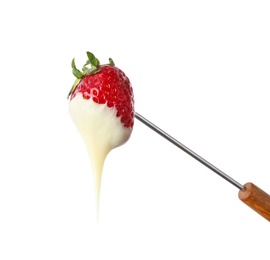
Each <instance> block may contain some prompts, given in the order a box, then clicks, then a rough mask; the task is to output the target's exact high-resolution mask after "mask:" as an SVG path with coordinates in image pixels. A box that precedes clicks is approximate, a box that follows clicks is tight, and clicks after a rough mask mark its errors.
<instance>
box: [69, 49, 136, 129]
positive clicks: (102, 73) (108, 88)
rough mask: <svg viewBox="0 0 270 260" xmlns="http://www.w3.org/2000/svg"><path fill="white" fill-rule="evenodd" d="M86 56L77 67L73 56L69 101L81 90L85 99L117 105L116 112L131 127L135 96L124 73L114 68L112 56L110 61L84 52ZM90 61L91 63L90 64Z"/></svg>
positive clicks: (109, 105)
mask: <svg viewBox="0 0 270 260" xmlns="http://www.w3.org/2000/svg"><path fill="white" fill-rule="evenodd" d="M86 54H87V57H88V60H87V61H86V63H85V65H84V66H83V68H82V71H80V70H78V69H77V68H76V65H75V61H74V59H73V60H72V63H71V66H72V72H73V74H74V76H75V77H76V80H75V82H74V84H73V86H72V88H71V90H70V92H69V94H68V98H70V101H71V100H72V99H73V98H74V97H75V96H76V95H77V94H78V93H81V94H82V96H83V98H84V99H86V100H87V99H92V100H93V101H94V102H96V103H98V104H106V105H107V107H109V108H116V110H117V113H116V116H117V117H120V118H121V122H122V123H123V125H124V126H125V127H126V128H132V127H133V124H134V96H133V89H132V86H131V83H130V81H129V79H128V77H127V76H126V75H125V73H124V72H123V71H122V70H120V69H119V68H117V67H116V66H115V64H114V62H113V60H112V59H111V58H110V59H109V64H105V65H100V62H99V60H98V59H97V58H96V57H95V56H94V55H93V54H92V53H91V52H87V53H86ZM89 65H90V67H89Z"/></svg>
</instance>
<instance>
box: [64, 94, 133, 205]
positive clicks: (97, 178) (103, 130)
mask: <svg viewBox="0 0 270 260" xmlns="http://www.w3.org/2000/svg"><path fill="white" fill-rule="evenodd" d="M69 113H70V115H71V118H72V120H73V122H74V124H75V125H76V127H77V129H78V130H79V132H80V134H81V136H82V138H83V140H84V142H85V144H86V147H87V151H88V154H89V157H90V161H91V164H92V168H93V174H94V182H95V189H96V200H97V210H98V208H99V197H100V185H101V177H102V170H103V165H104V161H105V159H106V156H107V154H108V153H109V152H110V151H111V150H112V149H113V148H115V147H117V146H120V145H122V144H124V143H125V142H126V141H127V140H128V139H129V137H130V135H131V132H132V129H130V128H126V127H124V125H123V124H122V122H121V118H120V117H116V113H117V110H116V109H115V108H114V107H112V108H109V107H107V105H106V104H97V103H96V102H94V101H93V100H92V99H88V100H87V99H84V98H83V97H82V94H80V93H78V94H77V95H76V96H75V97H74V98H73V99H72V100H71V101H70V103H69Z"/></svg>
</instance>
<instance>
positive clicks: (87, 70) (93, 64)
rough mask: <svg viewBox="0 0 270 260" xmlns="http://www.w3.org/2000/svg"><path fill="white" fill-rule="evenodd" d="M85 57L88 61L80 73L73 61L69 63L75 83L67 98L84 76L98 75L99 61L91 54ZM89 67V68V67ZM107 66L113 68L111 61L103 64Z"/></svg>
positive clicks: (87, 53)
mask: <svg viewBox="0 0 270 260" xmlns="http://www.w3.org/2000/svg"><path fill="white" fill-rule="evenodd" d="M86 55H87V57H88V60H87V61H86V63H85V64H84V66H83V67H82V71H80V70H78V69H77V67H76V65H75V59H72V61H71V68H72V73H73V75H74V76H75V77H76V79H75V82H74V83H73V85H72V87H71V89H70V91H69V93H68V96H67V98H69V96H70V95H71V94H72V93H73V91H74V90H75V89H76V87H77V86H78V85H79V83H80V81H81V80H82V79H83V78H84V77H85V76H86V75H92V74H95V73H98V72H99V71H100V66H101V65H100V62H99V60H98V59H97V58H96V57H95V55H94V54H93V53H91V52H89V51H88V52H86ZM89 65H90V67H89ZM105 65H109V66H115V64H114V62H113V60H112V59H111V58H109V64H105Z"/></svg>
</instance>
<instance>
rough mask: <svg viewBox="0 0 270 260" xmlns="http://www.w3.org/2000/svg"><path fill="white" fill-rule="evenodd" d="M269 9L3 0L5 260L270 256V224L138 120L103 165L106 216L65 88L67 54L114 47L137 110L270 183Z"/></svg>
mask: <svg viewBox="0 0 270 260" xmlns="http://www.w3.org/2000/svg"><path fill="white" fill-rule="evenodd" d="M269 13H270V5H269V1H260V0H259V1H239V0H234V1H230V0H229V1H173V0H167V1H147V0H145V1H132V2H131V1H123V0H115V1H109V0H107V1H92V0H88V1H82V0H78V1H68V0H67V1H62V0H61V1H57V0H53V1H52V0H47V1H31V0H25V1H18V0H17V1H16V0H15V1H2V2H1V4H0V30H1V31H0V33H1V41H0V47H1V48H0V70H1V82H0V88H1V92H0V99H1V100H0V120H1V128H0V133H1V134H0V155H1V157H0V158H1V159H0V259H3V260H9V259H16V260H17V259H28V260H31V259H35V260H36V259H51V260H53V259H57V260H58V259H65V260H69V259H76V260H77V259H80V260H84V259H93V260H99V259H102V260H105V259H106V260H107V259H118V260H127V259H170V260H173V259H215V260H216V259H237V258H238V259H239V258H242V259H267V258H268V257H269V222H268V221H266V220H265V219H264V218H262V217H261V216H260V215H258V214H257V213H255V212H253V211H252V210H251V209H249V208H248V207H247V206H246V205H245V204H243V203H242V202H241V201H240V200H239V199H238V190H237V188H235V187H234V186H232V185H231V184H229V183H227V182H226V181H225V180H223V179H222V178H220V177H219V176H217V175H216V174H214V173H213V172H211V171H210V170H208V169H207V168H206V167H204V166H203V165H201V164H200V163H198V162H197V161H195V160H194V159H193V158H191V157H189V156H188V155H187V154H185V153H184V152H182V151H181V150H179V149H178V148H176V147H175V146H173V145H172V144H170V143H169V142H167V141H166V140H165V139H163V138H162V137H160V136H158V135H157V134H155V133H154V132H153V131H151V130H150V129H148V128H147V127H146V126H144V125H143V124H141V123H140V122H138V121H137V120H136V121H135V126H134V131H133V134H132V136H131V139H130V140H129V142H128V143H127V144H125V145H124V146H122V147H119V148H117V149H115V150H113V151H112V152H111V153H110V154H109V156H108V157H107V160H106V162H105V167H104V172H103V183H102V190H101V205H100V218H99V222H98V224H97V221H96V212H95V200H94V187H93V180H92V172H91V168H90V165H89V160H88V157H87V153H86V150H85V147H84V144H83V143H82V140H81V138H80V136H79V133H78V132H77V130H76V129H75V127H74V125H73V123H72V121H71V119H70V117H69V115H68V110H67V106H68V101H67V99H66V96H67V93H68V91H69V89H70V87H71V85H72V83H73V80H74V77H73V75H72V73H71V68H70V62H71V59H72V58H74V57H76V60H77V63H78V67H81V65H83V62H84V61H85V58H86V54H85V52H86V51H91V52H93V53H94V54H95V55H96V56H97V57H98V58H99V59H100V61H101V62H102V63H106V62H107V61H108V58H109V57H112V58H113V59H114V61H115V63H116V65H117V66H118V67H119V68H121V69H122V70H123V71H124V72H125V73H126V74H127V76H128V77H129V78H130V80H131V82H132V85H133V89H134V93H135V102H136V105H135V106H136V111H137V112H139V113H141V114H142V115H143V116H145V117H146V118H148V119H149V120H150V121H152V122H154V123H155V124H157V125H158V126H159V127H160V128H162V129H164V130H165V131H167V132H168V133H169V134H171V135H172V136H174V137H175V138H176V139H178V140H179V141H181V142H182V143H183V144H185V145H186V146H188V147H189V148H191V149H192V150H194V151H195V152H197V153H198V154H200V155H201V156H202V157H204V158H206V159H207V160H209V161H210V162H211V163H213V164H214V165H215V166H217V167H218V168H220V169H222V170H223V171H224V172H226V173H227V174H229V175H230V176H232V177H233V178H234V179H236V180H237V181H238V182H240V183H241V184H244V183H246V182H249V181H251V182H253V183H255V184H256V185H258V186H259V187H261V188H262V189H263V190H265V191H266V192H268V193H269V192H270V165H269V156H270V149H269V147H270V135H269V132H270V124H269V111H270V102H269V90H268V89H269V85H270V77H269V75H270V74H269V69H270V48H269V46H270V33H269V32H270V15H269ZM80 64H81V65H80Z"/></svg>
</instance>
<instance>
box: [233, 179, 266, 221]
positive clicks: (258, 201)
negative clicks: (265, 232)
mask: <svg viewBox="0 0 270 260" xmlns="http://www.w3.org/2000/svg"><path fill="white" fill-rule="evenodd" d="M238 197H239V199H240V200H241V201H243V202H244V203H245V204H246V205H248V206H249V207H250V208H252V209H253V210H255V211H256V212H257V213H259V214H260V215H261V216H263V217H264V218H265V219H267V220H268V221H270V195H268V194H267V193H266V192H264V191H263V190H261V189H260V188H259V187H257V186H256V185H254V184H253V183H251V182H248V183H246V184H245V185H244V188H243V189H242V190H240V191H239V193H238Z"/></svg>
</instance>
